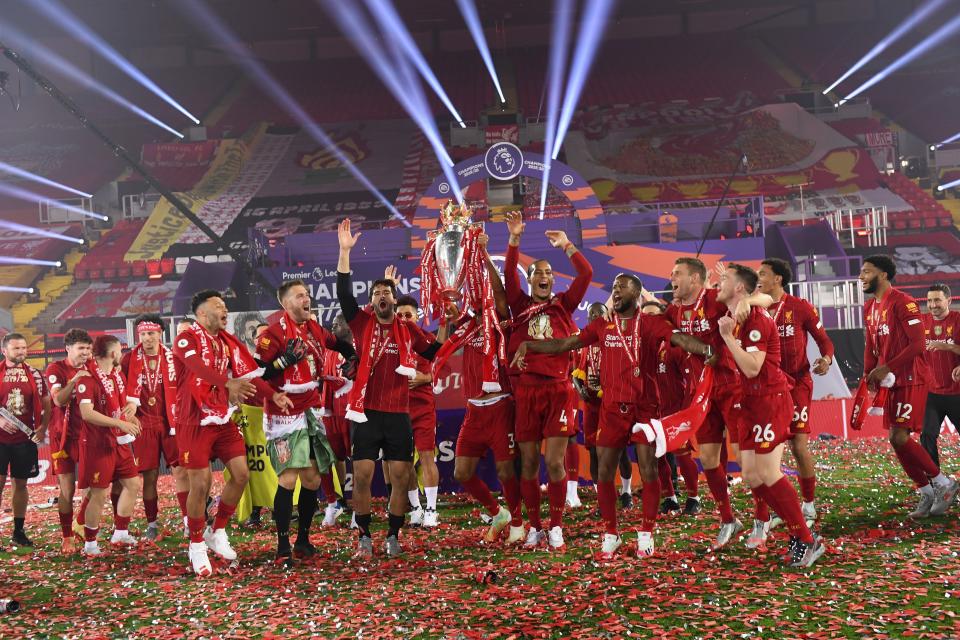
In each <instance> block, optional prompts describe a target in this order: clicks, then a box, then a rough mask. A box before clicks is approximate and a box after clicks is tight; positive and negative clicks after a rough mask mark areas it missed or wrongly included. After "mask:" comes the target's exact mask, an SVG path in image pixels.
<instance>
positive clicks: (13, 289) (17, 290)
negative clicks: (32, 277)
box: [0, 285, 33, 293]
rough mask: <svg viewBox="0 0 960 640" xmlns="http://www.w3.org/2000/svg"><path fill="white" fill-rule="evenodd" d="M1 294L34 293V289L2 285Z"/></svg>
mask: <svg viewBox="0 0 960 640" xmlns="http://www.w3.org/2000/svg"><path fill="white" fill-rule="evenodd" d="M0 293H33V287H8V286H7V285H0Z"/></svg>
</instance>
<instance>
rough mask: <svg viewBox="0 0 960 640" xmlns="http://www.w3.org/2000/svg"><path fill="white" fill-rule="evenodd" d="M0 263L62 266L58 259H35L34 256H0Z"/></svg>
mask: <svg viewBox="0 0 960 640" xmlns="http://www.w3.org/2000/svg"><path fill="white" fill-rule="evenodd" d="M0 264H11V265H18V266H27V265H31V266H37V267H59V266H62V264H63V263H61V262H60V261H59V260H37V259H36V258H11V257H9V256H0Z"/></svg>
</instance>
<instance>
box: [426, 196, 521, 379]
mask: <svg viewBox="0 0 960 640" xmlns="http://www.w3.org/2000/svg"><path fill="white" fill-rule="evenodd" d="M470 213H471V212H470V209H469V208H468V207H467V206H466V205H458V204H457V203H455V202H453V201H452V200H448V201H447V204H445V205H444V206H443V208H442V209H441V210H440V222H441V228H440V229H438V230H436V231H432V232H430V233H429V234H428V235H427V244H426V246H425V247H424V248H423V254H422V255H421V257H420V272H421V273H420V275H421V281H420V287H421V288H420V305H421V306H422V307H423V308H424V310H425V312H426V313H427V314H428V316H429V317H430V318H431V319H437V318H440V321H441V322H445V314H444V308H445V305H447V304H449V303H460V304H459V308H460V309H461V310H462V311H461V315H460V318H459V319H457V320H456V321H455V324H456V325H457V329H456V330H455V331H453V330H452V331H451V334H450V336H449V338H448V339H447V341H446V342H445V343H444V344H443V346H442V347H441V348H440V350H439V351H438V352H437V355H436V357H435V358H434V360H433V365H432V369H433V377H434V380H438V379H439V376H438V372H439V371H440V369H441V368H442V367H443V365H444V364H445V363H446V361H447V359H448V358H449V357H450V356H451V355H452V354H453V353H455V352H456V351H457V350H458V349H459V348H460V347H462V346H463V345H464V343H466V342H467V341H469V340H471V339H472V338H473V337H474V336H475V335H476V334H477V332H483V333H482V335H483V390H484V391H485V392H488V393H492V392H497V391H500V390H501V389H500V383H499V374H498V370H499V367H500V366H501V363H503V362H504V361H505V359H506V345H505V344H504V340H503V334H502V333H501V330H500V322H499V320H498V318H497V312H496V305H495V304H494V300H493V289H492V288H491V287H490V277H489V274H488V273H487V268H486V264H485V258H484V254H483V249H482V248H481V247H480V245H479V243H478V239H479V237H480V234H482V233H483V229H482V228H481V226H480V225H478V224H473V223H471V221H470ZM451 329H452V327H451ZM495 335H496V336H497V337H498V338H499V340H495V339H494V337H495ZM494 345H496V347H495V346H494Z"/></svg>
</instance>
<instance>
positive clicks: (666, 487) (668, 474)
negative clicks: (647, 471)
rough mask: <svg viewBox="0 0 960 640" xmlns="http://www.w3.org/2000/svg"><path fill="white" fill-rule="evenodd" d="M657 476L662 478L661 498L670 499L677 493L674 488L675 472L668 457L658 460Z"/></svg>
mask: <svg viewBox="0 0 960 640" xmlns="http://www.w3.org/2000/svg"><path fill="white" fill-rule="evenodd" d="M657 476H658V477H659V478H660V497H661V498H669V497H670V496H672V495H674V494H675V493H676V490H675V489H674V488H673V472H672V470H671V469H670V463H669V462H667V457H666V456H661V457H659V458H657Z"/></svg>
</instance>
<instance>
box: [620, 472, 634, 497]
mask: <svg viewBox="0 0 960 640" xmlns="http://www.w3.org/2000/svg"><path fill="white" fill-rule="evenodd" d="M632 482H633V476H630V477H629V478H624V477H623V476H620V493H621V494H623V493H633V491H632V490H631V483H632Z"/></svg>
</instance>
